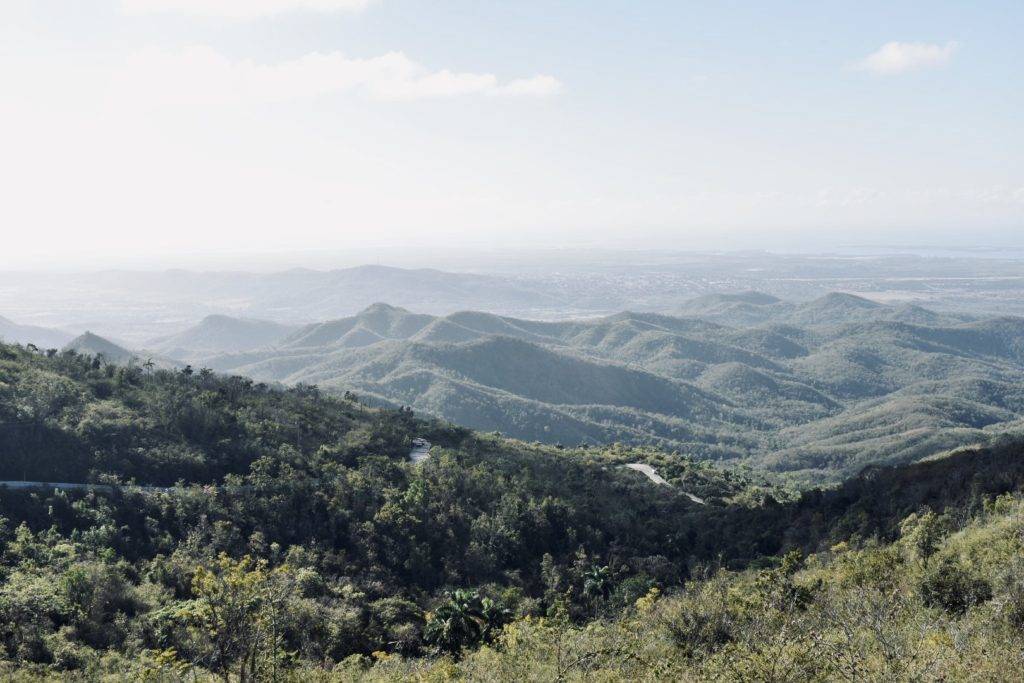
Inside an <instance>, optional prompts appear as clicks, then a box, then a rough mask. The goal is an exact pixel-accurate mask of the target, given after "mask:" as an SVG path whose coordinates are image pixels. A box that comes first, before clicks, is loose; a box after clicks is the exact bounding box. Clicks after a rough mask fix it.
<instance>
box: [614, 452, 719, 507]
mask: <svg viewBox="0 0 1024 683" xmlns="http://www.w3.org/2000/svg"><path fill="white" fill-rule="evenodd" d="M623 467H625V468H626V469H630V470H633V471H634V472H640V473H641V474H643V475H644V476H646V477H647V478H648V479H650V480H651V481H653V482H654V483H655V484H657V485H658V486H668V487H671V486H672V484H670V483H668V481H666V480H665V477H663V476H661V475H660V474H658V470H656V469H654V468H653V467H651V466H650V465H648V464H647V463H643V462H631V463H629V464H628V465H623ZM682 494H683V495H684V496H686V497H687V498H689V499H690V500H692V501H693V502H694V503H697V504H698V505H707V504H708V503H707V501H706V500H704V499H703V498H701V497H700V496H695V495H693V494H692V493H690V492H689V491H683V492H682Z"/></svg>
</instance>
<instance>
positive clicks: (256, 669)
mask: <svg viewBox="0 0 1024 683" xmlns="http://www.w3.org/2000/svg"><path fill="white" fill-rule="evenodd" d="M0 423H2V427H0V453H3V454H4V457H3V462H2V463H0V466H2V467H3V468H5V470H4V474H3V475H2V476H3V477H4V478H8V479H20V478H22V477H26V478H29V479H32V478H38V479H42V480H47V481H57V480H63V481H86V480H92V481H97V482H103V481H106V482H125V481H127V480H129V479H133V480H135V481H136V482H137V483H138V484H141V485H151V484H170V483H172V482H175V481H177V482H180V485H178V486H176V487H172V488H171V489H168V490H149V489H145V488H140V487H133V486H115V487H113V489H112V490H110V491H109V492H108V490H107V489H101V490H95V491H91V492H86V491H66V490H55V489H54V488H53V487H49V488H42V489H34V490H32V489H30V490H5V489H0V517H2V518H3V524H0V575H2V578H3V582H2V585H0V645H2V649H0V658H2V659H3V660H4V661H5V662H7V663H8V664H7V665H6V666H7V667H8V670H10V671H18V672H20V673H21V674H23V675H28V673H29V672H36V673H38V674H39V675H52V676H60V677H68V676H71V675H73V674H75V672H77V674H75V675H88V676H93V675H99V674H100V673H101V672H107V673H110V674H112V675H115V674H116V675H123V676H139V675H143V674H147V675H158V674H159V675H164V676H167V677H170V678H172V679H173V678H175V677H191V676H193V675H198V676H203V675H207V674H208V675H211V676H218V675H219V676H223V677H227V676H229V675H230V676H232V677H234V678H236V679H241V680H255V679H270V678H274V677H284V676H292V677H295V678H297V679H301V680H307V679H309V678H310V677H313V676H320V677H336V678H340V679H349V678H359V677H369V678H393V679H402V678H406V677H408V676H410V675H413V674H414V673H422V674H424V675H427V676H435V675H436V676H437V677H439V678H442V677H444V676H447V675H449V674H450V675H464V676H466V677H469V678H474V677H475V678H479V679H487V678H488V677H489V676H490V677H493V676H494V675H495V674H494V673H493V672H495V671H497V672H499V674H498V675H500V677H503V678H506V679H510V678H515V677H519V678H522V677H525V678H527V679H556V678H558V677H559V674H561V675H562V678H566V677H570V678H571V677H582V676H584V675H589V674H590V673H594V672H596V671H598V670H605V674H606V677H611V678H616V677H643V676H647V677H649V678H664V677H666V676H667V677H685V676H691V675H692V676H697V677H706V678H715V677H716V676H717V677H726V678H728V677H730V676H733V675H734V674H736V672H740V671H746V672H748V674H745V675H748V677H749V678H750V679H752V680H763V679H764V676H763V675H762V674H763V670H762V669H758V668H756V667H758V666H767V665H768V664H769V663H770V662H772V661H777V662H780V665H784V666H785V667H786V668H785V669H780V670H779V672H778V673H779V676H778V677H777V678H776V680H806V679H807V678H814V677H815V676H817V677H819V678H822V677H835V676H836V675H838V674H836V671H839V669H835V668H831V669H830V668H827V667H830V666H836V667H838V666H840V664H838V663H836V662H837V661H838V659H843V661H846V659H851V660H852V659H856V658H857V657H860V659H856V663H855V664H850V666H853V667H855V668H856V667H861V668H856V671H857V672H858V673H857V674H856V676H853V677H854V678H856V677H860V678H863V677H865V676H867V677H869V678H870V677H871V676H873V675H875V674H877V675H878V676H882V677H884V676H883V675H882V674H884V673H885V672H887V671H893V670H891V669H886V668H885V667H891V666H896V664H895V663H894V661H895V659H894V657H893V655H892V653H891V652H890V653H885V652H880V650H879V648H882V647H889V645H887V643H893V642H895V643H896V645H893V647H899V648H902V649H900V650H899V652H901V653H911V654H907V655H906V657H904V659H906V661H907V664H906V665H907V666H918V664H919V661H920V662H923V661H925V660H926V659H927V658H928V657H932V656H933V655H935V652H936V651H937V650H942V652H941V655H942V658H943V659H942V662H941V666H952V665H953V664H951V663H950V662H953V663H955V664H956V666H962V667H968V666H970V665H971V663H972V662H973V660H971V659H970V658H969V656H968V655H970V653H971V652H975V650H977V651H980V648H984V647H995V646H1002V645H1003V644H1006V643H1011V642H1015V641H1011V640H1005V639H1008V638H1011V637H1015V636H1013V633H1014V632H1013V631H1012V630H1008V629H1009V627H1008V626H1007V627H1006V628H1004V621H999V620H993V619H988V617H986V616H985V615H988V614H989V612H987V611H984V610H992V609H994V605H997V604H998V605H1002V604H1003V602H1000V601H1003V600H1004V596H1007V595H1010V593H1008V592H1007V591H1010V590H1011V588H1008V587H1007V586H1010V584H1009V583H1007V581H1011V579H1013V577H1012V576H1010V577H1008V578H1007V577H1006V576H1003V574H1001V573H1000V571H1002V570H1001V569H998V567H1001V566H1003V564H1005V563H1002V558H1003V555H1005V554H1006V553H1009V552H1011V551H1014V552H1019V549H1017V546H1014V545H1012V544H1013V543H1019V542H1020V539H1019V538H1018V536H1015V535H1014V534H1017V531H1015V529H1016V527H1013V526H1012V525H1013V524H1014V523H1015V522H1014V520H1013V518H1012V517H1011V516H1010V512H1012V511H1013V510H1016V508H1015V507H1014V505H1015V503H1010V502H1007V501H1005V500H1004V502H1002V503H1000V504H999V505H1000V506H1001V507H998V506H997V507H993V506H992V503H991V501H992V500H993V499H994V497H995V496H997V495H999V494H1004V493H1005V492H1008V491H1014V490H1017V489H1018V488H1019V486H1020V484H1021V483H1022V481H1024V459H1022V458H1021V457H1020V455H1021V451H1022V447H1021V444H1019V443H1018V442H1016V441H1013V440H1008V441H1006V442H1005V443H1002V444H1000V445H998V446H993V447H990V448H988V449H985V450H974V451H965V452H961V453H956V454H953V455H950V456H948V457H945V458H941V459H938V460H934V461H928V462H923V463H918V464H915V465H912V466H907V467H902V468H897V469H885V468H875V469H871V470H868V471H866V472H864V473H863V475H862V476H860V477H858V478H856V479H854V480H851V481H849V482H847V483H846V484H844V485H843V486H842V487H840V488H838V489H833V490H827V491H808V492H805V493H803V494H799V495H797V494H795V493H791V492H786V491H784V490H782V489H779V488H777V487H774V486H770V485H768V484H766V483H765V482H758V481H755V480H754V479H752V476H751V475H749V474H746V475H744V474H742V473H739V472H736V471H730V470H718V469H715V468H713V467H711V466H709V465H707V464H705V463H699V462H695V461H693V460H692V459H688V458H683V457H680V456H678V455H670V454H664V453H658V452H654V451H650V450H645V449H635V448H628V447H621V446H612V447H606V448H600V449H596V448H595V449H560V448H557V447H552V446H543V445H540V444H526V443H522V442H516V441H510V440H507V439H504V438H500V437H496V436H488V435H481V434H476V433H472V432H469V431H467V430H464V429H460V428H456V427H452V426H449V425H445V424H442V423H438V422H434V421H430V420H426V421H425V420H421V419H418V418H416V417H415V416H413V415H412V413H411V412H410V411H408V410H404V409H403V410H379V409H373V408H368V407H365V406H363V405H360V404H359V403H356V402H354V401H352V400H351V399H348V398H336V397H331V396H325V395H323V394H321V393H320V392H319V391H318V390H316V389H315V388H313V387H309V386H302V387H295V388H290V389H286V390H284V389H276V388H273V387H268V386H263V385H260V384H257V383H254V382H253V381H251V380H248V379H243V378H237V377H222V376H219V375H216V374H214V373H210V372H202V371H200V372H195V371H193V370H192V369H191V368H183V369H181V370H159V369H149V368H145V367H132V366H127V367H126V366H123V365H122V366H116V365H109V364H105V363H103V362H102V361H101V360H99V359H96V358H91V357H85V356H81V355H79V354H76V353H73V352H64V353H39V352H34V351H31V350H26V349H22V348H20V347H13V346H0ZM417 437H419V438H426V439H428V440H430V441H431V442H432V443H433V444H435V447H434V449H433V450H432V452H431V456H430V458H429V459H428V460H427V461H426V462H424V463H422V464H420V465H413V464H411V463H409V462H407V456H408V453H409V450H410V448H411V446H412V441H413V439H414V438H417ZM631 462H644V463H648V464H651V465H653V466H655V467H657V469H658V471H659V472H660V473H661V474H662V475H663V476H665V478H666V479H667V480H668V482H669V484H670V485H669V486H657V485H655V484H653V483H651V482H650V481H648V480H647V479H646V478H645V477H644V476H643V475H641V474H639V473H637V472H633V471H630V470H626V469H623V468H622V467H621V465H623V464H626V463H631ZM688 494H689V495H688ZM691 495H696V496H697V497H699V498H702V499H704V500H705V501H706V502H707V504H700V503H697V502H694V500H693V499H692V498H691ZM923 506H930V507H931V509H934V510H935V511H936V512H943V511H945V512H946V513H947V514H946V515H945V516H943V517H941V518H940V517H938V516H937V515H928V514H927V513H923V514H919V513H920V510H921V509H922V507H923ZM913 514H917V517H911V521H909V522H907V521H905V520H906V518H907V517H908V516H910V515H913ZM979 515H980V517H978V516H979ZM985 515H988V516H987V517H986V516H985ZM972 516H975V517H978V519H979V520H982V521H979V522H978V524H984V525H988V526H984V528H985V529H988V528H990V527H991V528H993V529H997V530H1000V533H1003V532H1004V531H1005V534H1004V536H1005V537H1004V536H999V537H998V538H994V537H993V536H992V533H995V532H992V533H990V532H988V531H986V532H982V531H977V530H975V529H974V527H970V528H969V529H968V533H977V534H980V533H985V534H989V536H986V538H987V539H988V540H989V541H990V542H987V543H986V544H984V545H985V546H986V547H988V548H991V549H992V550H991V552H992V553H993V555H992V556H991V557H992V559H985V558H982V559H983V560H984V561H982V560H978V559H977V558H975V557H973V556H971V555H970V554H966V555H965V554H964V553H961V554H960V555H957V554H956V553H955V552H954V550H952V549H951V548H953V547H954V546H952V545H949V544H950V543H952V541H950V542H946V541H943V540H942V539H943V538H944V534H945V533H947V532H948V531H949V530H951V529H956V528H960V527H963V526H964V525H965V524H966V520H968V519H970V518H971V517H972ZM921 520H924V521H921ZM936 520H938V521H936ZM1000 520H1001V521H1000ZM992 525H995V526H992ZM968 526H970V525H968ZM978 528H979V529H981V528H982V527H981V526H979V527H978ZM1018 535H1019V534H1018ZM961 536H962V535H961ZM961 536H958V537H957V538H961ZM900 537H903V538H904V540H903V541H901V542H900V544H899V545H896V546H892V547H889V546H886V545H885V544H886V543H889V542H891V541H894V540H896V539H898V538H900ZM908 539H912V540H908ZM996 541H998V543H997V542H996ZM837 543H846V545H845V546H841V547H840V548H839V549H836V550H833V551H829V548H831V547H832V546H834V545H835V544H837ZM943 543H946V545H942V544H943ZM957 543H959V541H957ZM972 543H975V545H978V546H980V545H982V544H981V543H980V542H973V541H972ZM910 546H913V548H925V551H924V552H927V553H928V555H929V557H931V555H933V554H934V555H935V558H937V559H927V558H924V557H920V558H919V557H917V556H915V555H913V552H917V551H913V552H912V550H913V548H910ZM908 548H910V549H909V550H908ZM935 548H938V550H935ZM1015 549H1017V550H1015ZM933 550H934V552H933ZM790 551H797V552H799V553H801V556H802V555H803V554H816V553H817V554H818V555H814V557H813V558H812V559H810V560H808V561H807V562H804V563H803V564H800V563H798V562H797V560H796V555H791V556H789V559H787V560H786V561H785V562H784V564H783V565H781V566H776V565H777V561H776V560H773V559H772V558H773V557H777V556H781V555H783V554H785V553H787V552H790ZM822 552H825V553H826V554H825V555H820V553H822ZM998 553H1003V555H999V554H998ZM954 555H955V557H954ZM947 556H948V557H950V558H952V559H950V561H949V562H946V559H945V558H946V557H947ZM884 562H889V563H890V564H879V563H884ZM1001 563H1002V564H1001ZM759 568H760V569H759ZM872 571H873V572H875V575H874V576H871V577H868V578H867V579H864V581H867V583H865V584H864V585H863V586H861V585H860V584H850V585H852V586H854V588H855V589H856V590H857V591H861V590H866V591H874V592H871V593H869V594H870V595H871V596H878V595H880V596H883V597H885V598H886V599H889V597H887V596H896V597H892V599H893V600H895V602H893V603H884V604H882V605H881V606H880V607H879V609H885V610H889V611H886V612H885V614H887V615H889V616H890V617H891V618H892V619H893V620H895V621H894V626H893V627H892V628H894V629H897V631H898V633H897V632H894V633H896V635H891V634H889V633H888V632H886V633H885V634H881V635H879V634H873V632H872V631H871V629H872V628H875V626H872V624H871V622H870V619H872V618H874V617H872V615H871V614H868V613H864V614H861V613H860V612H856V610H857V609H859V608H858V604H859V603H857V602H856V600H855V598H857V599H859V598H860V596H861V593H853V592H851V593H843V592H842V590H846V589H845V588H842V587H843V586H845V585H846V584H845V583H843V582H844V581H846V579H845V578H842V577H843V576H845V574H843V572H850V573H851V576H860V575H861V574H864V573H870V572H872ZM709 572H710V573H709ZM723 572H724V573H723ZM730 572H738V573H730ZM818 579H821V580H822V581H823V582H824V583H823V584H822V585H823V586H828V585H832V584H833V583H834V584H835V585H836V586H838V587H839V588H841V589H842V590H840V591H839V592H837V591H836V590H831V589H828V590H826V589H825V588H823V587H822V586H819V584H818ZM857 580H858V581H859V580H860V579H857ZM882 580H885V581H890V582H892V583H888V584H884V585H882V584H881V583H878V582H879V581H882ZM1013 580H1015V579H1013ZM830 582H831V583H830ZM837 582H838V583H837ZM872 582H875V583H872ZM1011 583H1012V581H1011ZM837 590H838V589H837ZM850 590H854V589H853V588H851V589H850ZM1012 590H1016V589H1012ZM658 595H665V596H667V597H665V598H658V597H657V596H658ZM638 601H639V602H638ZM716 601H717V602H716ZM836 601H838V602H836ZM844 601H845V602H844ZM975 603H977V604H975ZM865 604H874V603H865ZM839 609H845V610H854V611H853V612H843V613H842V614H847V615H848V616H849V618H850V619H853V620H854V621H853V622H852V623H854V624H855V625H856V627H855V628H854V629H853V630H854V635H852V636H851V635H849V634H847V633H846V632H845V631H842V630H836V629H837V628H838V626H836V623H835V622H828V621H827V620H826V619H827V618H828V615H829V614H833V613H834V612H835V611H836V610H839ZM1000 614H1002V613H1000ZM986 619H988V621H986ZM1000 619H1002V617H1000ZM638 620H639V622H641V623H642V624H643V628H637V623H638ZM857 620H860V621H857ZM988 622H991V623H988ZM976 624H981V625H983V626H984V628H980V627H979V628H977V629H975V630H973V631H970V632H969V633H968V635H969V636H970V638H969V639H968V641H965V642H966V643H967V644H966V645H965V647H967V648H968V649H967V650H958V651H957V654H956V656H957V657H959V658H960V659H957V660H956V661H955V662H954V660H953V659H950V657H952V655H951V654H949V653H947V652H945V650H944V649H943V648H940V647H939V646H938V645H936V644H935V643H936V642H938V643H941V642H943V641H941V638H943V637H946V635H948V634H950V633H952V632H953V631H952V630H951V629H960V628H967V627H968V626H970V627H971V628H974V626H973V625H976ZM876 626H877V625H876ZM922 628H926V630H924V631H922V630H921V629H922ZM928 629H930V630H928ZM626 634H632V635H630V636H629V637H626ZM897 636H898V638H903V639H904V640H895V641H894V640H893V638H897ZM926 636H927V637H926ZM841 638H852V639H853V640H851V641H849V642H846V643H845V644H844V641H842V640H841ZM1000 638H1003V639H1004V640H999V639H1000ZM935 639H940V640H935ZM933 641H934V642H933ZM851 643H855V644H856V648H859V649H857V651H856V652H853V651H852V650H851V651H848V650H849V648H853V647H854V645H853V644H851ZM929 643H931V644H930V645H929ZM481 647H482V649H479V648H481ZM630 648H633V649H630ZM821 648H832V649H831V650H828V649H825V650H822V649H821ZM914 648H918V649H919V650H920V652H922V653H924V654H921V655H918V654H916V653H917V652H918V650H917V649H914ZM929 648H930V649H929ZM972 648H973V649H972ZM947 649H948V648H947ZM531 653H532V654H531ZM823 653H826V654H828V653H831V654H829V656H830V657H832V658H833V660H835V661H833V660H827V661H825V660H822V654H823ZM964 653H966V654H964ZM902 656H903V655H901V657H902ZM970 656H974V655H970ZM922 658H925V659H922ZM897 659H898V658H897ZM947 660H948V661H947ZM375 661H376V662H377V664H376V665H373V666H371V664H372V663H373V662H375ZM823 661H824V662H825V663H823ZM828 661H831V662H832V663H827V662H828ZM927 661H929V662H930V661H931V660H927ZM842 666H846V664H842ZM901 666H902V664H901ZM929 666H932V665H931V664H929ZM935 666H939V664H936V665H935ZM730 667H731V668H730ZM815 667H817V668H815ZM822 667H825V668H822ZM935 670H938V669H935ZM849 671H854V669H849ZM908 671H909V670H908ZM929 671H931V669H929ZM944 671H948V672H951V673H950V675H954V674H956V673H957V671H959V669H944ZM488 672H491V673H488ZM865 672H866V673H865ZM879 672H881V673H879ZM736 675H738V674H736ZM900 675H903V674H900ZM908 676H909V674H908ZM897 677H899V676H897Z"/></svg>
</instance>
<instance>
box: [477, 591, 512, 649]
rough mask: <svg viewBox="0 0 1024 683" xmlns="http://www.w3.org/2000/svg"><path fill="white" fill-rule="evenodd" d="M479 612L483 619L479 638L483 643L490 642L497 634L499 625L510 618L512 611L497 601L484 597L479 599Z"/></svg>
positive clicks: (499, 628) (502, 624) (505, 622)
mask: <svg viewBox="0 0 1024 683" xmlns="http://www.w3.org/2000/svg"><path fill="white" fill-rule="evenodd" d="M480 614H481V615H482V616H483V619H484V627H483V631H482V632H481V634H480V638H481V639H482V640H483V642H485V643H490V642H492V641H493V640H494V637H495V636H496V635H498V632H499V631H500V630H501V627H502V626H504V625H505V624H507V623H508V622H509V621H511V619H512V612H511V610H509V609H508V608H507V607H505V606H504V605H502V604H501V603H499V602H496V601H494V600H491V599H490V598H484V599H483V600H481V601H480Z"/></svg>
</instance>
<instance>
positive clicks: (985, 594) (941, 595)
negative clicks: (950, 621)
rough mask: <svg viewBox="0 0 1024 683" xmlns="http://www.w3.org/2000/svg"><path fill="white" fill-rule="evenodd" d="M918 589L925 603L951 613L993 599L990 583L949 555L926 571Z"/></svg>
mask: <svg viewBox="0 0 1024 683" xmlns="http://www.w3.org/2000/svg"><path fill="white" fill-rule="evenodd" d="M919 589H920V592H921V599H922V600H923V601H924V604H926V605H928V606H929V607H941V608H942V609H944V610H945V611H946V612H947V613H949V614H951V615H954V616H959V615H961V614H963V613H964V612H966V611H967V610H968V609H970V608H971V607H973V606H975V605H979V604H981V603H983V602H988V601H989V600H991V599H992V585H991V584H990V583H989V582H988V581H986V580H985V579H983V578H981V577H979V576H975V575H974V574H972V573H971V572H969V571H968V570H967V569H965V568H964V567H963V566H961V565H960V564H959V563H958V562H956V561H955V560H953V559H950V558H946V559H944V560H943V561H942V563H941V564H939V566H938V567H936V568H934V569H932V570H931V571H929V572H928V573H927V574H926V575H925V576H924V578H923V579H922V580H921V583H920V586H919Z"/></svg>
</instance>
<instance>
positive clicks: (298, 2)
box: [121, 0, 373, 19]
mask: <svg viewBox="0 0 1024 683" xmlns="http://www.w3.org/2000/svg"><path fill="white" fill-rule="evenodd" d="M371 2H373V0H121V7H122V8H123V9H124V11H125V12H128V13H129V14H149V13H153V12H177V13H181V14H189V15H196V16H209V17H225V18H228V19H256V18H259V17H266V16H273V15H276V14H284V13H285V12H293V11H306V12H345V11H350V12H352V11H358V10H361V9H364V8H365V7H366V6H367V5H369V4H370V3H371Z"/></svg>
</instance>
